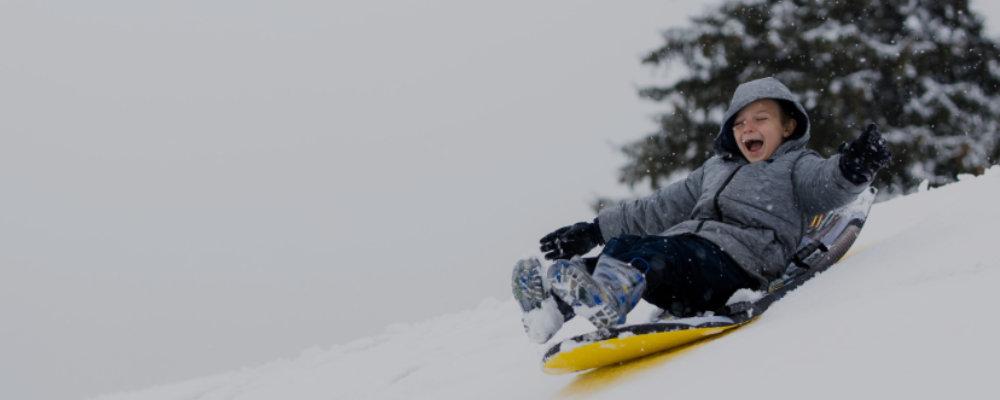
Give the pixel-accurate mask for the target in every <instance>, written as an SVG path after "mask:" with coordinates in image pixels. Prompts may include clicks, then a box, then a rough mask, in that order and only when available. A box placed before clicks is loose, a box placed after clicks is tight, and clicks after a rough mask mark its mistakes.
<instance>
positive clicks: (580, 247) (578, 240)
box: [539, 219, 604, 260]
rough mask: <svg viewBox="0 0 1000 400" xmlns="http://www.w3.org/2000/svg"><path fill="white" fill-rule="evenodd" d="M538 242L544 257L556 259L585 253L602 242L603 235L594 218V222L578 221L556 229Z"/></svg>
mask: <svg viewBox="0 0 1000 400" xmlns="http://www.w3.org/2000/svg"><path fill="white" fill-rule="evenodd" d="M539 242H540V243H541V244H542V252H543V253H545V258H547V259H549V260H556V259H560V258H562V259H567V258H570V257H573V256H577V255H582V254H586V253H587V252H588V251H590V249H593V248H594V247H596V246H597V245H599V244H604V237H603V236H601V228H600V226H599V225H597V220H596V219H595V220H594V222H578V223H575V224H573V225H570V226H564V227H562V228H559V229H556V231H555V232H552V233H550V234H548V235H545V237H543V238H542V240H539Z"/></svg>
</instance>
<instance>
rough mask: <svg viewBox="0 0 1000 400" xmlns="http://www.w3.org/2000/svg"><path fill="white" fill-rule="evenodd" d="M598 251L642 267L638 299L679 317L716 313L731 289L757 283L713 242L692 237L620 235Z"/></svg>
mask: <svg viewBox="0 0 1000 400" xmlns="http://www.w3.org/2000/svg"><path fill="white" fill-rule="evenodd" d="M602 254H604V255H608V256H611V257H614V258H616V259H619V260H622V261H625V262H627V263H630V264H632V265H633V266H635V267H636V268H639V269H644V272H645V274H646V292H645V293H644V294H643V296H642V298H643V299H645V300H646V301H647V302H649V303H651V304H653V305H655V306H657V307H660V308H662V309H664V310H666V311H669V312H670V313H671V314H673V315H675V316H679V317H681V316H691V315H693V314H695V313H697V312H700V311H716V310H718V309H720V308H722V307H723V306H725V305H726V300H728V299H729V296H731V295H732V294H733V293H734V292H736V290H737V289H740V288H751V289H759V287H760V283H759V282H758V281H757V280H756V279H754V278H753V277H752V276H750V275H749V274H748V273H747V272H746V271H744V270H743V268H741V267H740V266H739V264H737V263H736V262H735V261H733V259H732V258H730V257H729V255H728V254H726V253H725V252H723V251H722V250H721V249H720V248H719V247H718V246H716V245H715V244H714V243H712V242H709V241H708V240H705V239H702V238H700V237H697V236H693V235H682V236H635V235H621V236H618V237H615V238H613V239H611V240H610V241H608V243H607V245H605V246H604V251H603V252H602Z"/></svg>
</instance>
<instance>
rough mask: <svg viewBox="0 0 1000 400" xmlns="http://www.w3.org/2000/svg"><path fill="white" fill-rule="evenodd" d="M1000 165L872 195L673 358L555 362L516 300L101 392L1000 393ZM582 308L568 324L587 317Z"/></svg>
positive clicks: (140, 398)
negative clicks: (785, 274)
mask: <svg viewBox="0 0 1000 400" xmlns="http://www.w3.org/2000/svg"><path fill="white" fill-rule="evenodd" d="M997 198H1000V167H994V168H993V169H991V170H989V171H987V173H986V174H985V175H983V176H981V177H976V178H973V177H966V178H964V179H962V181H961V182H959V183H956V184H952V185H949V186H946V187H943V188H939V189H934V190H930V191H924V192H921V193H918V194H914V195H910V196H906V197H902V198H897V199H894V200H891V201H888V202H884V203H880V204H877V205H875V207H874V208H873V209H872V213H871V217H870V218H869V221H868V223H867V225H866V227H865V230H864V231H863V233H862V236H861V237H860V238H859V239H858V242H857V244H856V245H855V250H858V249H860V250H861V251H859V252H857V253H855V255H853V256H851V257H849V258H848V259H846V260H844V261H843V262H841V263H840V264H839V265H837V266H835V267H834V268H832V269H831V270H830V271H828V272H826V273H824V274H822V275H820V276H819V277H817V278H815V279H814V280H812V281H810V282H809V283H807V284H806V285H804V286H803V287H802V288H800V289H799V290H798V291H796V292H793V293H792V294H790V295H789V296H788V297H786V298H785V299H783V300H782V301H781V302H779V303H778V304H776V305H774V306H773V307H772V308H771V309H770V311H768V312H767V314H765V315H764V316H763V317H762V318H761V319H760V320H758V321H757V322H755V323H752V324H750V325H748V326H746V327H744V328H742V329H739V330H737V331H735V332H733V333H731V334H728V335H725V336H724V337H722V338H719V339H717V340H713V341H710V342H707V343H704V344H702V345H699V346H696V347H694V348H692V349H689V350H687V351H683V352H680V353H678V354H675V355H671V356H667V357H652V358H650V359H646V360H644V361H642V362H638V363H632V364H629V365H626V366H625V367H619V368H610V369H605V370H599V371H595V372H591V373H588V374H581V375H568V376H548V375H545V374H543V373H542V372H541V370H540V369H539V359H540V358H541V354H542V352H543V351H544V347H541V346H536V345H532V344H530V343H529V342H528V341H527V339H526V338H525V336H524V334H523V332H522V331H521V326H520V322H519V318H520V313H519V310H518V309H517V306H516V305H515V303H514V301H513V300H512V299H509V298H508V299H503V300H488V301H485V302H483V303H482V304H481V305H479V306H478V307H477V308H475V309H473V310H469V311H467V312H463V313H458V314H452V315H445V316H441V317H438V318H434V319H431V320H428V321H426V322H423V323H419V324H414V325H398V326H393V327H390V328H389V329H388V330H387V331H386V332H385V333H383V334H381V335H378V336H373V337H369V338H366V339H362V340H357V341H354V342H351V343H348V344H344V345H339V346H335V347H333V348H329V349H313V350H309V351H305V352H303V353H302V354H301V355H299V356H298V357H297V358H294V359H288V360H281V361H275V362H273V363H270V364H265V365H261V366H257V367H252V368H245V369H242V370H239V371H233V372H230V373H226V374H221V375H216V376H210V377H206V378H202V379H197V380H192V381H188V382H183V383H179V384H175V385H170V386H163V387H157V388H151V389H148V390H146V391H141V392H135V393H127V394H120V395H113V396H106V397H101V398H100V399H102V400H117V399H134V400H180V399H199V400H215V399H219V400H222V399H234V400H235V399H238V400H253V399H260V400H264V399H302V400H304V399H325V400H328V399H514V398H521V399H534V398H566V397H573V398H577V397H590V398H598V399H604V398H607V399H622V398H633V397H630V396H632V395H643V396H646V395H651V394H666V393H669V395H670V397H671V398H696V397H697V398H702V397H704V396H705V394H706V393H711V394H712V395H711V396H709V397H711V398H734V397H735V398H740V399H756V398H760V399H775V398H779V399H780V398H803V397H804V398H831V399H833V398H907V399H908V398H926V399H939V398H962V399H969V398H971V399H975V398H994V397H992V396H994V395H995V394H992V393H993V391H994V382H993V378H994V375H995V374H996V371H997V367H996V360H997V359H1000V343H998V342H997V341H996V340H995V331H996V330H997V328H1000V322H996V321H993V318H992V317H993V316H995V310H994V309H993V306H994V305H995V303H996V301H995V300H994V299H993V298H994V296H995V295H994V294H992V293H991V290H992V288H993V287H995V286H996V282H998V281H1000V260H998V258H997V256H996V255H995V253H993V250H994V249H995V246H996V245H997V240H996V238H995V237H994V229H993V228H994V225H995V224H996V222H997V221H1000V208H998V207H996V205H995V201H996V199H997ZM584 329H586V324H585V323H582V322H579V323H571V324H570V325H569V326H567V327H566V328H565V329H564V330H566V331H568V332H565V333H569V332H573V331H581V330H584Z"/></svg>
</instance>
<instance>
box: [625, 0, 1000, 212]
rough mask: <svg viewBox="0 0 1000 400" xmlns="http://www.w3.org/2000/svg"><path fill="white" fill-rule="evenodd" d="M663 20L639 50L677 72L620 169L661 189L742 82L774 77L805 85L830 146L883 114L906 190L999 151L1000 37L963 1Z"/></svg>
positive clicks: (701, 148)
mask: <svg viewBox="0 0 1000 400" xmlns="http://www.w3.org/2000/svg"><path fill="white" fill-rule="evenodd" d="M691 22H692V24H691V26H689V27H683V28H673V29H669V30H667V31H665V32H664V35H663V36H664V39H665V43H664V44H663V46H661V47H659V48H657V49H655V50H653V51H652V52H650V53H649V54H648V55H647V56H646V57H645V58H644V59H643V63H645V64H648V65H650V66H653V67H654V68H663V69H665V70H666V71H668V72H669V71H683V72H678V73H676V74H675V76H667V78H668V79H669V82H666V83H664V84H662V85H657V86H653V87H644V88H641V89H640V91H639V94H640V96H642V97H644V98H648V99H651V100H654V101H658V102H663V103H665V105H666V110H667V111H666V112H664V113H662V114H661V115H659V116H658V117H657V121H658V123H659V130H658V131H656V132H655V133H652V134H650V135H648V136H647V137H646V138H644V139H642V140H639V141H637V142H634V143H630V144H627V145H625V146H624V147H623V151H624V152H625V154H626V156H628V158H629V160H630V161H629V162H628V164H627V165H625V166H624V167H623V168H622V170H621V175H620V179H621V181H622V182H624V183H627V184H629V185H631V186H635V185H636V184H639V183H641V182H643V181H644V180H648V184H649V185H650V186H651V187H652V188H653V189H655V188H657V187H659V186H661V185H663V184H665V183H667V182H668V181H669V180H670V179H671V178H672V175H674V174H679V175H680V176H683V175H684V174H686V173H687V172H689V171H691V170H692V169H694V168H697V167H698V166H700V165H701V164H702V163H703V162H704V161H705V160H706V159H708V158H709V157H711V156H712V155H713V152H712V140H713V139H714V138H715V136H716V133H717V132H718V130H719V125H720V123H721V119H722V114H723V113H724V112H725V110H726V108H727V107H728V102H729V100H730V98H731V96H732V93H733V91H734V90H735V89H736V86H737V85H739V84H740V83H742V82H745V81H748V80H752V79H756V78H761V77H765V76H774V77H776V78H778V79H779V80H781V81H782V82H783V83H785V84H786V85H787V86H788V87H789V89H791V90H792V92H793V93H795V94H797V95H798V96H799V98H800V100H801V101H802V103H803V104H804V105H805V107H806V110H807V112H808V113H809V117H810V120H811V123H812V128H811V132H812V137H811V139H810V143H809V147H810V148H812V149H814V150H816V151H818V152H820V153H821V154H823V155H824V156H831V155H833V154H835V153H836V150H837V147H838V145H840V143H842V142H845V141H849V140H852V139H854V138H855V137H857V135H858V133H859V132H860V129H861V128H862V127H863V126H864V125H865V124H866V123H867V122H869V121H870V122H875V123H877V124H879V127H880V129H881V131H882V132H883V134H884V135H885V136H886V138H887V139H888V141H889V146H890V149H891V150H892V151H893V154H894V156H893V160H892V164H891V165H890V167H889V168H888V169H887V170H884V171H882V172H880V173H879V174H878V176H877V179H876V182H875V185H876V186H877V187H880V188H882V189H888V190H884V192H889V193H900V192H903V191H907V190H909V189H912V188H914V187H916V186H917V185H919V183H920V182H921V181H924V180H927V181H929V183H930V184H931V185H941V184H944V183H948V182H952V181H954V180H955V179H956V177H957V175H958V174H963V173H973V174H979V173H982V172H983V171H984V170H985V169H986V168H987V167H989V166H990V165H992V164H994V163H996V162H997V160H998V157H1000V140H998V128H1000V49H998V46H997V44H996V43H994V42H993V41H992V40H990V39H988V38H986V37H984V36H983V24H982V20H981V18H980V17H979V16H977V15H976V14H974V13H973V12H972V11H970V10H969V5H968V1H967V0H905V1H904V0H831V1H816V0H741V1H731V2H727V3H725V4H723V5H721V7H720V8H719V9H718V11H717V12H714V13H710V14H706V15H702V16H699V17H695V18H692V20H691Z"/></svg>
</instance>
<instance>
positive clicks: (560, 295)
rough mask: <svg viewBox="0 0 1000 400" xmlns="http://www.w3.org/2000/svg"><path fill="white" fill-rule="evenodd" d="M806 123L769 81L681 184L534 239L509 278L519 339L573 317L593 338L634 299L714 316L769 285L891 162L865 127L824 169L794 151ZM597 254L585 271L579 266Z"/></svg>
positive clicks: (753, 86)
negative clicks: (808, 236)
mask: <svg viewBox="0 0 1000 400" xmlns="http://www.w3.org/2000/svg"><path fill="white" fill-rule="evenodd" d="M808 140H809V118H808V116H807V115H806V112H805V109H804V108H803V107H802V104H800V103H799V102H798V101H797V100H795V98H794V96H793V95H792V94H791V92H790V91H789V90H788V88H787V87H785V85H783V84H782V83H781V82H779V81H778V80H777V79H774V78H764V79H758V80H755V81H751V82H747V83H744V84H741V85H740V86H739V87H738V88H737V89H736V92H735V93H734V94H733V99H732V102H731V103H730V106H729V109H728V110H727V111H726V113H725V116H724V119H723V124H722V128H721V129H720V130H719V134H718V136H717V137H716V138H715V142H714V149H715V153H716V154H715V156H714V157H712V158H711V159H709V160H708V161H706V162H705V163H704V164H703V165H702V166H701V167H700V168H698V169H696V170H695V171H693V172H692V173H691V174H690V175H688V176H687V178H686V179H684V180H682V181H679V182H676V183H674V184H671V185H669V186H667V187H665V188H663V189H661V190H659V191H657V192H655V193H653V194H652V195H650V196H649V197H646V198H644V199H640V200H635V201H632V202H630V203H625V204H622V205H620V206H618V207H615V208H610V209H605V210H602V211H601V212H600V214H599V215H598V216H597V218H596V219H594V221H593V222H580V223H577V224H574V225H571V226H567V227H563V228H560V229H558V230H556V231H555V232H552V233H550V234H548V235H546V236H545V237H543V238H542V239H541V249H542V251H543V252H545V253H546V255H545V257H546V258H548V259H555V261H554V263H553V264H552V265H551V266H549V267H548V268H547V269H543V268H542V266H541V264H540V263H539V262H538V261H537V260H527V261H525V262H520V263H518V265H517V266H516V267H515V269H514V275H513V278H514V279H513V289H514V296H515V298H517V299H518V301H519V302H520V304H521V307H522V309H523V311H524V312H525V315H524V320H523V322H524V325H525V330H526V331H527V333H528V336H529V337H530V338H531V339H532V340H534V341H536V342H539V343H544V342H545V341H547V340H548V339H549V338H551V337H552V335H553V334H555V332H556V331H557V330H558V329H559V328H560V327H561V326H562V324H563V322H564V320H566V319H568V318H571V317H572V316H573V315H574V314H575V315H580V316H583V317H585V318H587V319H588V320H590V321H591V323H593V324H594V325H595V326H596V327H597V328H598V329H603V328H607V327H610V326H614V325H616V324H621V323H623V322H624V321H625V315H626V314H627V313H628V312H629V311H630V310H631V309H632V308H633V307H634V306H635V304H636V303H637V302H638V301H639V299H640V298H643V299H645V300H646V301H648V302H649V303H651V304H653V305H655V306H657V307H660V308H662V309H664V310H665V311H667V312H669V313H671V314H673V315H675V316H691V315H694V314H696V313H698V312H703V311H715V310H717V309H719V308H721V307H723V306H725V303H726V300H727V299H728V298H729V297H730V296H731V295H732V294H733V293H734V292H735V291H736V290H738V289H741V288H751V289H755V290H759V289H763V288H765V287H766V286H767V284H768V283H769V282H770V281H772V280H774V279H777V278H778V277H780V276H781V274H782V272H783V271H784V269H785V267H786V266H787V265H788V262H789V260H790V259H791V257H792V255H793V253H794V251H795V248H796V246H797V245H798V244H799V242H800V240H801V238H802V235H803V233H804V232H805V230H806V228H807V226H808V224H809V221H808V220H807V218H810V217H811V216H812V215H815V214H818V213H822V212H825V211H829V210H831V209H833V208H836V207H839V206H841V205H844V204H846V203H847V202H849V201H851V200H852V199H854V198H855V197H856V196H857V195H858V194H859V193H861V192H862V191H863V190H864V189H865V188H866V187H867V186H868V183H869V182H871V180H872V177H873V176H874V174H875V173H876V171H878V170H879V169H880V168H883V167H885V166H886V165H887V164H888V162H889V159H890V157H891V153H890V152H889V150H888V149H887V148H886V144H885V140H884V139H883V138H882V137H881V135H880V134H879V132H878V129H877V128H876V127H875V125H874V124H872V125H868V127H866V128H865V130H864V131H863V132H862V134H861V136H860V137H859V138H858V139H856V140H854V141H853V142H851V143H845V144H844V145H842V146H841V148H840V150H839V154H838V155H835V156H833V157H831V158H829V159H825V158H822V157H821V156H820V155H819V154H817V153H816V152H814V151H811V150H808V149H807V148H806V142H807V141H808ZM597 245H604V249H603V251H602V252H601V255H600V257H599V258H598V259H597V260H596V265H595V263H594V262H589V263H588V262H587V260H584V259H581V258H580V257H574V256H578V255H582V254H585V253H587V252H588V251H590V250H591V249H593V248H594V247H595V246H597Z"/></svg>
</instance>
